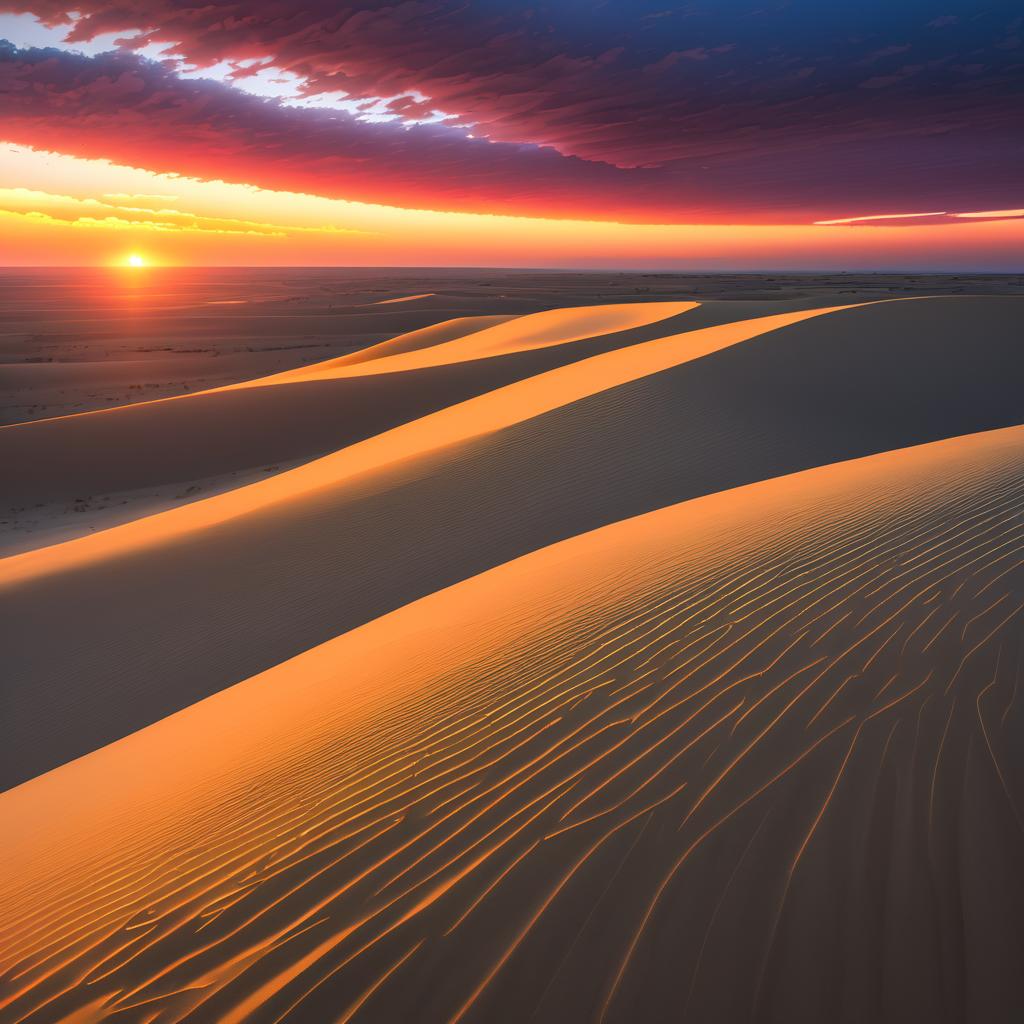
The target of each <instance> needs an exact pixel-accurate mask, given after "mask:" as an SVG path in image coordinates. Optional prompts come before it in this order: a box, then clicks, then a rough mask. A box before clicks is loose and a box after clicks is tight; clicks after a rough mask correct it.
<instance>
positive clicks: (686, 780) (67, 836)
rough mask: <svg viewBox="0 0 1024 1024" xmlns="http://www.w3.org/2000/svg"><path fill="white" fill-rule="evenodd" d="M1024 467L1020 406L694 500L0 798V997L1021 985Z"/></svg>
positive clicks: (874, 1000) (456, 1003) (725, 1009)
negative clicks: (925, 438)
mask: <svg viewBox="0 0 1024 1024" xmlns="http://www.w3.org/2000/svg"><path fill="white" fill-rule="evenodd" d="M1022 500H1024V428H1019V427H1015V428H1009V429H1005V430H998V431H991V432H988V433H985V434H979V435H972V436H968V437H962V438H956V439H952V440H947V441H942V442H937V443H934V444H930V445H926V446H922V447H918V448H911V449H905V450H902V451H897V452H891V453H886V454H883V455H877V456H872V457H869V458H865V459H860V460H856V461H853V462H848V463H843V464H837V465H833V466H827V467H822V468H819V469H814V470H809V471H807V472H804V473H800V474H796V475H794V476H789V477H784V478H778V479H775V480H770V481H766V482H762V483H758V484H752V485H749V486H746V487H743V488H740V489H738V490H735V491H729V492H722V493H719V494H714V495H710V496H708V497H704V498H699V499H695V500H693V501H689V502H685V503H683V504H681V505H676V506H672V507H669V508H665V509H662V510H659V511H656V512H651V513H647V514H645V515H643V516H641V517H638V518H636V519H631V520H626V521H623V522H620V523H617V524H614V525H612V526H608V527H604V528H602V529H600V530H597V531H594V532H592V533H588V534H584V535H581V536H578V537H575V538H573V539H571V540H568V541H564V542H562V543H559V544H557V545H555V546H553V547H550V548H545V549H542V550H540V551H537V552H534V553H532V554H530V555H527V556H525V557H523V558H520V559H517V560H515V561H513V562H509V563H507V564H505V565H502V566H500V567H498V568H496V569H493V570H491V571H489V572H487V573H484V574H483V575H481V576H477V577H474V578H473V579H470V580H467V581H465V582H463V583H460V584H458V585H456V586H454V587H451V588H449V589H447V590H444V591H440V592H438V593H436V594H433V595H431V596H430V597H427V598H424V599H422V600H420V601H417V602H415V603H413V604H411V605H408V606H406V607H404V608H402V609H399V610H398V611H396V612H393V613H391V614H390V615H388V616H386V617H384V618H382V619H378V620H376V621H374V622H372V623H369V624H368V625H366V626H364V627H361V628H359V629H356V630H354V631H352V632H350V633H348V634H346V635H344V636H341V637H339V638H337V639H335V640H332V641H330V642H328V643H326V644H323V645H321V646H319V647H317V648H315V649H313V650H311V651H309V652H307V653H306V654H303V655H301V656H299V657H298V658H295V659H293V660H291V661H289V662H286V663H284V664H282V665H280V666H278V667H276V668H274V669H271V670H269V671H267V672H265V673H262V674H261V675H260V676H257V677H255V678H253V679H251V680H249V681H247V682H245V683H243V684H240V685H239V686H236V687H233V688H231V689H229V690H227V691H224V692H222V693H220V694H217V695H216V696H214V697H211V698H209V699H207V700H205V701H203V702H201V703H200V704H197V705H194V706H193V707H191V708H189V709H187V710H185V711H183V712H181V713H179V714H177V715H174V716H172V717H171V718H168V719H165V720H163V721H161V722H159V723H157V724H155V725H153V726H151V727H149V728H147V729H145V730H142V731H140V732H138V733H136V734H134V735H132V736H130V737H127V738H125V739H124V740H121V741H119V742H117V743H115V744H112V745H110V746H108V747H106V748H104V749H102V750H99V751H96V752H95V753H93V754H91V755H88V756H86V757H84V758H82V759H80V760H78V761H76V762H73V763H71V764H69V765H66V766H64V767H62V768H60V769H57V770H55V771H53V772H50V773H48V774H47V775H45V776H42V777H40V778H37V779H35V780H33V781H31V782H29V783H26V784H25V785H23V786H20V787H18V788H16V789H14V790H12V791H10V792H8V793H6V794H4V795H2V796H0V821H2V822H3V824H4V828H5V831H6V832H7V834H9V835H11V836H14V837H16V841H15V842H13V843H10V844H7V845H5V848H4V850H3V851H2V852H0V858H2V859H0V906H2V908H3V913H2V914H0V918H2V920H3V925H2V926H0V927H2V936H3V942H2V944H0V945H2V947H3V949H4V954H3V960H2V967H3V970H4V972H5V974H4V977H5V979H6V985H5V989H6V993H7V994H6V996H5V1000H4V1009H3V1013H4V1015H5V1017H9V1018H10V1019H11V1020H20V1019H22V1018H23V1017H28V1016H29V1015H33V1019H39V1020H58V1019H71V1015H73V1014H76V1013H81V1014H84V1015H85V1016H86V1017H88V1018H89V1019H96V1020H99V1019H106V1018H108V1017H114V1015H117V1017H123V1015H124V1014H125V1013H128V1014H132V1013H139V1012H144V1013H145V1014H146V1015H147V1016H146V1019H147V1020H152V1021H154V1022H156V1021H159V1022H170V1021H178V1020H183V1019H186V1018H187V1019H190V1020H211V1021H213V1020H216V1021H237V1020H243V1019H249V1017H250V1015H251V1014H254V1013H256V1014H258V1019H260V1020H263V1019H266V1020H275V1021H295V1022H299V1021H302V1020H309V1019H323V1018H324V1017H325V1015H327V1016H332V1019H333V1017H334V1016H338V1015H339V1014H341V1015H342V1019H351V1020H356V1021H367V1022H368V1021H374V1020H401V1019H410V1015H413V1014H414V1015H415V1019H417V1020H422V1021H439V1022H442V1021H443V1022H451V1021H463V1020H464V1021H481V1022H483V1021H509V1022H513V1021H522V1020H526V1019H534V1020H537V1021H560V1020H564V1019H565V1016H566V1013H568V1012H570V1011H571V1012H572V1013H573V1014H575V1016H576V1017H578V1018H581V1019H595V1020H596V1019H600V1020H604V1021H607V1022H609V1024H613V1022H617V1021H633V1020H638V1019H642V1020H662V1019H678V1017H679V1016H680V1015H682V1014H687V1015H689V1016H691V1017H692V1018H693V1019H698V1020H705V1019H706V1020H733V1019H748V1018H751V1017H752V1018H755V1019H764V1020H777V1019H785V1020H789V1021H800V1022H803V1021H808V1022H810V1021H820V1020H825V1019H839V1018H840V1017H841V1016H842V1015H843V1014H844V1013H845V1014H847V1015H848V1016H852V1017H853V1018H854V1019H868V1018H869V1017H874V1018H875V1019H893V1020H895V1019H908V1015H909V1018H910V1019H921V1018H922V1017H932V1018H935V1019H942V1014H943V1012H944V1009H943V1008H944V1007H946V1006H948V1005H949V1001H950V1000H954V1001H955V1002H956V1003H957V1005H960V1006H963V1007H964V1009H965V1014H966V1015H967V1016H970V1017H971V1018H972V1019H978V1020H994V1019H1004V1018H1002V1017H999V1016H998V1012H999V1010H1000V1008H1001V1007H1006V1006H1011V1005H1014V1004H1015V1000H1016V999H1017V996H1016V994H1015V993H1016V990H1017V975H1018V971H1017V969H1016V964H1015V963H1014V951H1015V950H1017V949H1019V948H1021V941H1022V939H1024V935H1022V925H1021V922H1022V921H1024V913H1022V911H1024V890H1022V889H1021V886H1020V883H1019V880H1018V875H1019V872H1018V871H1017V864H1018V863H1019V858H1020V856H1021V855H1022V854H1024V838H1022V836H1024V829H1022V827H1021V825H1022V823H1021V819H1020V805H1019V803H1018V796H1017V781H1018V780H1019V779H1020V778H1021V771H1022V769H1024V764H1022V763H1021V756H1020V752H1021V750H1022V749H1024V747H1022V745H1021V744H1020V743H1019V742H1016V741H1015V739H1014V737H1016V736H1018V735H1019V731H1020V728H1021V724H1022V722H1024V719H1022V717H1021V716H1022V714H1024V712H1022V711H1021V704H1020V701H1019V699H1018V692H1017V691H1018V672H1019V659H1020V657H1021V656H1022V654H1024V647H1022V643H1021V636H1022V634H1021V631H1020V629H1019V625H1020V621H1021V615H1022V614H1024V563H1022V561H1021V558H1020V551H1021V548H1022V544H1024V520H1022V519H1021V516H1020V512H1019V510H1020V507H1021V502H1022ZM169 763H173V765H174V771H173V772H168V771H166V770H165V766H166V765H167V764H169ZM956 851H959V852H956ZM954 853H955V855H954ZM837 878H838V879H842V884H836V879H837ZM961 895H962V896H963V899H964V903H961V902H960V899H961ZM968 898H969V899H968ZM965 905H966V906H970V907H971V908H972V916H971V918H970V919H968V920H967V921H964V919H963V917H962V914H963V908H964V906H965ZM951 943H958V944H960V948H961V950H962V954H961V955H959V956H958V957H957V959H956V960H955V961H954V962H951V961H950V960H949V958H948V957H947V956H946V954H945V953H944V950H946V949H948V948H949V944H951ZM553 950H555V951H557V953H556V954H554V955H553V954H552V951H553ZM840 962H842V963H844V964H845V965H846V966H845V973H844V978H843V979H836V978H835V977H834V976H833V975H832V974H831V973H830V972H829V970H828V969H827V965H829V964H836V963H840ZM346 1014H347V1015H348V1016H347V1017H346V1016H345V1015H346Z"/></svg>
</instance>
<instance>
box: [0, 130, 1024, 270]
mask: <svg viewBox="0 0 1024 1024" xmlns="http://www.w3.org/2000/svg"><path fill="white" fill-rule="evenodd" d="M25 181H30V182H31V183H32V187H31V188H28V187H26V186H24V185H23V184H22V182H25ZM69 181H74V182H75V187H74V190H73V191H74V194H69V190H68V185H67V183H68V182H69ZM881 223H882V224H885V225H886V227H885V230H884V231H880V230H879V228H878V227H877V226H873V225H871V224H863V223H856V222H854V223H846V224H837V225H833V226H820V225H810V224H778V225H771V224H758V225H743V224H734V225H722V224H715V225H699V224H661V225H657V224H628V223H621V222H615V221H583V220H566V219H545V218H539V217H518V216H511V215H508V214H480V213H452V212H447V213H444V212H437V211H427V210H410V209H403V208H399V207H387V206H379V205H374V204H368V203H358V202H353V201H350V200H342V199H327V198H324V197H321V196H315V195H310V194H306V193H295V192H275V191H273V190H269V189H261V188H258V187H256V186H252V185H242V184H237V183H230V182H225V181H221V180H204V179H198V178H188V177H184V176H180V175H172V174H158V173H155V172H152V171H146V170H143V169H140V168H132V167H127V166H122V165H117V164H113V163H111V162H109V161H105V160H89V159H85V158H82V157H72V156H68V155H66V154H60V153H54V152H49V151H44V150H33V149H31V148H30V147H25V146H18V145H15V144H12V143H6V144H0V265H22V266H42V265H63V266H67V265H74V266H79V265H85V264H94V263H103V264H106V265H107V266H112V267H120V268H123V269H126V270H129V269H130V270H132V271H133V272H134V273H136V275H137V276H143V275H141V273H140V272H141V270H142V269H146V270H147V271H148V270H150V269H153V270H155V269H158V268H161V267H165V266H183V265H184V266H196V265H203V266H211V265H215V266H252V265H261V266H346V265H347V266H408V265H422V266H454V267H468V266H486V267H499V266H512V267H514V266H520V267H530V268H533V267H537V266H548V267H573V268H585V269H598V268H602V267H615V268H625V267H629V268H642V269H655V268H656V269H665V268H671V269H673V270H675V269H679V270H682V269H699V270H704V271H708V270H715V269H719V268H722V269H728V270H738V269H744V268H747V269H764V268H778V269H785V270H794V269H800V268H808V269H814V270H822V269H830V268H834V269H862V268H870V269H874V270H879V269H893V268H905V267H911V268H913V269H915V270H918V269H952V268H954V267H955V268H956V269H964V267H965V265H968V266H971V267H973V268H975V269H986V270H989V269H993V270H994V269H1002V270H1015V269H1016V268H1017V267H1018V266H1019V259H1020V255H1019V254H1020V252H1021V251H1022V248H1021V235H1022V232H1024V218H1013V219H1010V218H1007V219H1004V220H986V219H984V218H981V217H977V218H962V219H959V220H958V222H954V223H948V222H947V223H942V222H941V221H937V222H933V223H930V224H929V223H928V221H927V218H925V219H924V220H923V221H922V220H918V221H917V222H916V223H917V224H918V225H922V224H927V225H928V226H927V227H924V226H912V225H913V223H914V222H912V221H900V220H892V221H882V222H881ZM595 254H598V255H595Z"/></svg>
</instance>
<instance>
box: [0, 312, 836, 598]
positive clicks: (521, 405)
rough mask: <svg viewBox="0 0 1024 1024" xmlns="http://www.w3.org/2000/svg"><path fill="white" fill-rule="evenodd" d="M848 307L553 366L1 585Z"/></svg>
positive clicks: (50, 554)
mask: <svg viewBox="0 0 1024 1024" xmlns="http://www.w3.org/2000/svg"><path fill="white" fill-rule="evenodd" d="M658 305H661V304H658ZM670 305H677V304H670ZM843 308H847V307H842V306H836V307H831V308H826V309H818V310H810V311H800V312H796V313H782V314H777V315H774V316H767V317H760V318H757V319H755V320H752V321H740V322H738V323H735V324H723V325H720V326H717V327H707V328H703V329H701V330H697V331H691V332H684V333H682V334H677V335H673V336H671V337H666V338H657V339H655V340H654V341H651V342H644V343H641V344H637V345H632V346H630V347H629V348H627V349H618V350H613V351H611V352H606V353H603V354H601V355H597V356H592V357H590V358H589V359H587V360H583V361H581V362H578V363H573V364H570V365H568V366H563V367H557V368H555V369H554V370H549V371H547V372H546V373H543V374H539V375H537V376H534V377H530V378H528V379H526V380H523V381H516V382H514V383H512V384H508V385H505V386H504V387H501V388H497V389H495V390H493V391H490V392H487V393H486V394H484V395H481V396H478V397H476V398H472V399H468V400H467V401H465V402H462V403H459V404H458V405H455V406H450V407H448V408H445V409H441V410H439V411H438V412H436V413H432V414H430V415H429V416H426V417H423V418H421V419H419V420H414V421H412V422H410V423H407V424H403V425H402V426H399V427H395V428H393V429H392V430H390V431H386V432H385V433H383V434H377V435H374V436H372V437H369V438H367V439H366V440H364V441H362V442H360V443H358V444H355V445H352V446H350V447H348V448H345V449H342V450H341V451H339V452H335V453H333V454H332V455H328V456H325V457H324V458H322V459H318V460H317V461H315V462H313V463H310V464H308V465H305V466H300V467H298V468H296V469H293V470H289V471H288V472H286V473H281V474H278V475H276V476H274V477H272V478H271V479H269V480H266V481H260V482H258V483H255V484H250V485H248V486H246V487H242V488H239V489H237V490H234V491H230V492H228V493H225V494H218V495H215V496H213V497H211V498H207V499H205V500H203V501H197V502H193V503H191V504H189V505H186V506H183V507H181V508H177V509H172V510H170V511H167V512H161V513H158V514H157V515H154V516H150V517H146V518H145V519H141V520H137V521H135V522H131V523H126V524H124V525H123V526H119V527H114V528H113V529H111V530H106V531H103V532H101V533H98V534H94V535H91V536H87V537H81V538H77V539H75V540H71V541H67V542H65V543H63V544H56V545H52V546H50V547H47V548H42V549H39V550H37V551H29V552H25V553H23V554H18V555H12V556H10V557H8V558H4V559H0V586H5V585H11V584H14V583H19V582H25V581H27V580H31V579H34V578H37V577H39V576H41V575H43V574H45V573H47V572H55V571H67V570H71V569H74V568H78V567H81V566H83V565H88V564H90V563H91V562H93V561H96V560H98V559H102V558H104V557H121V556H123V555H124V554H126V553H128V552H131V551H133V550H138V549H139V548H141V547H145V546H146V545H148V544H153V543H155V544H163V543H166V542H167V541H169V540H171V539H173V538H174V537H177V536H181V535H182V534H185V533H187V532H189V531H191V530H201V529H205V528H208V527H210V526H213V525H217V524H220V523H224V522H226V521H228V520H230V519H233V518H236V517H238V516H242V515H245V514H247V513H250V512H253V511H255V510H257V509H260V508H264V507H266V506H268V505H271V504H274V503H277V502H282V501H294V500H296V499H297V498H300V497H301V496H302V495H303V494H304V493H307V492H309V491H313V490H316V489H318V488H321V487H324V486H327V485H333V484H337V483H339V482H340V481H343V480H345V479H351V478H353V477H356V476H358V475H360V474H364V473H369V472H372V471H374V470H378V469H381V468H382V467H386V466H387V465H389V464H392V463H395V462H400V461H403V460H407V459H413V458H417V457H421V456H423V455H425V454H427V453H429V452H432V451H436V450H438V449H441V448H445V447H447V446H449V445H454V444H458V443H460V442H464V441H466V440H469V439H471V438H474V437H477V436H480V435H482V434H487V433H491V432H494V431H497V430H501V429H503V428H505V427H508V426H509V425H511V424H514V423H518V422H521V421H522V420H525V419H529V418H532V417H535V416H538V415H541V414H543V413H545V412H550V411H551V410H552V409H556V408H559V407H560V406H564V405H568V404H570V403H572V402H574V401H579V400H580V399H581V398H585V397H587V396H590V395H594V394H596V393H597V392H599V391H604V390H608V389H610V388H614V387H617V386H619V385H621V384H625V383H629V382H630V381H634V380H637V379H639V378H641V377H646V376H649V375H651V374H654V373H658V372H659V371H661V370H664V369H667V368H668V367H671V366H678V365H679V364H680V363H683V362H687V361H689V360H691V359H698V358H700V357H701V356H704V355H707V354H708V353H710V352H714V351H716V350H718V349H720V348H722V347H725V346H727V345H736V344H739V343H741V342H744V341H749V340H750V339H751V338H755V337H758V336H759V335H761V334H764V333H767V332H769V331H774V330H777V329H778V328H780V327H785V326H788V325H790V324H795V323H799V322H800V321H801V320H806V319H808V318H810V317H815V316H822V315H825V314H827V313H832V312H835V311H836V310H838V309H843ZM537 315H541V314H537ZM499 326H501V325H499ZM481 333H483V332H481ZM449 344H451V343H449ZM241 386H245V387H248V386H250V385H241ZM224 390H230V389H228V388H226V389H224ZM100 414H101V413H97V414H88V413H87V414H83V415H100Z"/></svg>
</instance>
